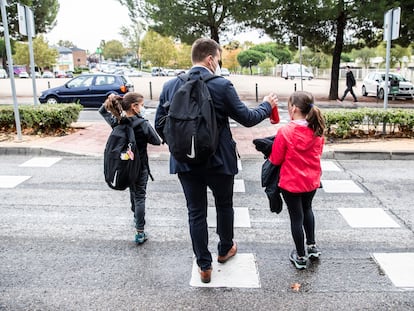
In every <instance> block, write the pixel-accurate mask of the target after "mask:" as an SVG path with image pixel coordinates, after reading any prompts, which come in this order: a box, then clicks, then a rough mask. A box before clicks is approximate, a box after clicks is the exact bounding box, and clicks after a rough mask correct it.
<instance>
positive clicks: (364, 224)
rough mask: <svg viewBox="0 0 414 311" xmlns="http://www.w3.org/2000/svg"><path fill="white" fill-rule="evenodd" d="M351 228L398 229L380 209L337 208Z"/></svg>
mask: <svg viewBox="0 0 414 311" xmlns="http://www.w3.org/2000/svg"><path fill="white" fill-rule="evenodd" d="M338 211H339V212H340V213H341V214H342V216H343V217H344V218H345V220H346V221H347V222H348V224H349V225H350V226H351V227H353V228H399V227H400V226H399V225H398V224H397V223H396V222H395V221H394V220H393V219H392V218H391V217H390V216H389V215H388V214H387V213H386V212H385V211H384V210H383V209H382V208H338Z"/></svg>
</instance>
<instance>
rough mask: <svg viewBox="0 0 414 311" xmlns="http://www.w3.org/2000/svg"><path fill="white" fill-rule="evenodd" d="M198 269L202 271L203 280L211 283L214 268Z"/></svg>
mask: <svg viewBox="0 0 414 311" xmlns="http://www.w3.org/2000/svg"><path fill="white" fill-rule="evenodd" d="M198 271H199V272H200V279H201V282H203V283H210V281H211V271H213V269H212V268H210V269H207V270H201V269H199V270H198Z"/></svg>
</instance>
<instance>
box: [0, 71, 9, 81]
mask: <svg viewBox="0 0 414 311" xmlns="http://www.w3.org/2000/svg"><path fill="white" fill-rule="evenodd" d="M8 77H9V76H8V75H7V71H6V70H4V69H0V79H7V78H8Z"/></svg>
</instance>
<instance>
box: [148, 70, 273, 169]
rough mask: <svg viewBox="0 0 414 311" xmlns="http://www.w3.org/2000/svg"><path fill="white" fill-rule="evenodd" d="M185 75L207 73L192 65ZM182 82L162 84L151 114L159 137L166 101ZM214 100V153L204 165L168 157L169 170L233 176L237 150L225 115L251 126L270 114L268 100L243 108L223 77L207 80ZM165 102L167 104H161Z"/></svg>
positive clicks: (231, 87)
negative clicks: (216, 139)
mask: <svg viewBox="0 0 414 311" xmlns="http://www.w3.org/2000/svg"><path fill="white" fill-rule="evenodd" d="M189 74H190V75H191V76H192V77H194V78H197V77H199V76H200V75H201V76H202V77H203V76H206V75H208V74H211V73H210V72H209V70H208V69H207V68H205V67H198V66H195V67H193V68H191V70H190V71H189ZM183 84H184V82H183V81H182V80H181V79H180V78H175V79H172V80H169V81H167V82H166V83H165V84H164V87H163V90H162V92H161V94H160V102H159V105H158V107H157V112H156V114H155V129H156V130H157V132H158V134H159V135H160V136H161V137H163V125H164V122H163V120H164V118H165V116H166V115H167V113H168V111H167V107H166V106H168V102H171V100H172V98H173V96H174V94H175V92H176V91H177V90H178V88H180V86H182V85H183ZM207 87H208V89H209V91H210V94H211V97H212V99H213V102H214V106H215V111H216V116H217V119H218V123H219V124H220V125H221V126H220V133H219V145H218V148H217V151H216V152H215V154H214V155H213V156H212V157H211V158H210V160H209V162H208V163H207V164H206V165H207V166H202V167H201V166H200V165H190V164H187V163H182V162H178V161H177V160H176V159H174V157H173V156H171V157H170V173H171V174H175V173H182V172H190V171H197V170H205V169H206V167H207V169H208V171H209V172H211V173H217V174H226V175H236V174H237V173H238V168H237V155H238V154H237V151H236V142H235V141H234V140H233V136H232V133H231V131H230V125H229V117H230V118H232V119H233V120H235V121H236V122H238V123H240V124H241V125H243V126H246V127H251V126H254V125H256V124H258V123H260V122H261V121H262V120H264V119H266V118H267V117H269V116H270V113H271V111H272V108H271V106H270V104H269V103H268V102H263V103H261V104H260V105H259V106H257V107H256V108H249V107H247V106H246V105H245V104H244V103H243V102H242V101H241V100H240V98H239V96H238V95H237V92H236V90H235V88H234V86H233V84H232V83H231V81H230V80H227V79H225V78H223V77H220V78H216V79H212V80H210V81H208V82H207ZM166 103H167V105H165V104H166Z"/></svg>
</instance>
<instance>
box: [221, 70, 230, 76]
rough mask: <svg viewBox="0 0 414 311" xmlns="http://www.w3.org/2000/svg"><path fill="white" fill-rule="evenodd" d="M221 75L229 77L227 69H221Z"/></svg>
mask: <svg viewBox="0 0 414 311" xmlns="http://www.w3.org/2000/svg"><path fill="white" fill-rule="evenodd" d="M221 75H222V76H223V77H224V76H229V75H230V71H229V70H228V69H227V68H221Z"/></svg>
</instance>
